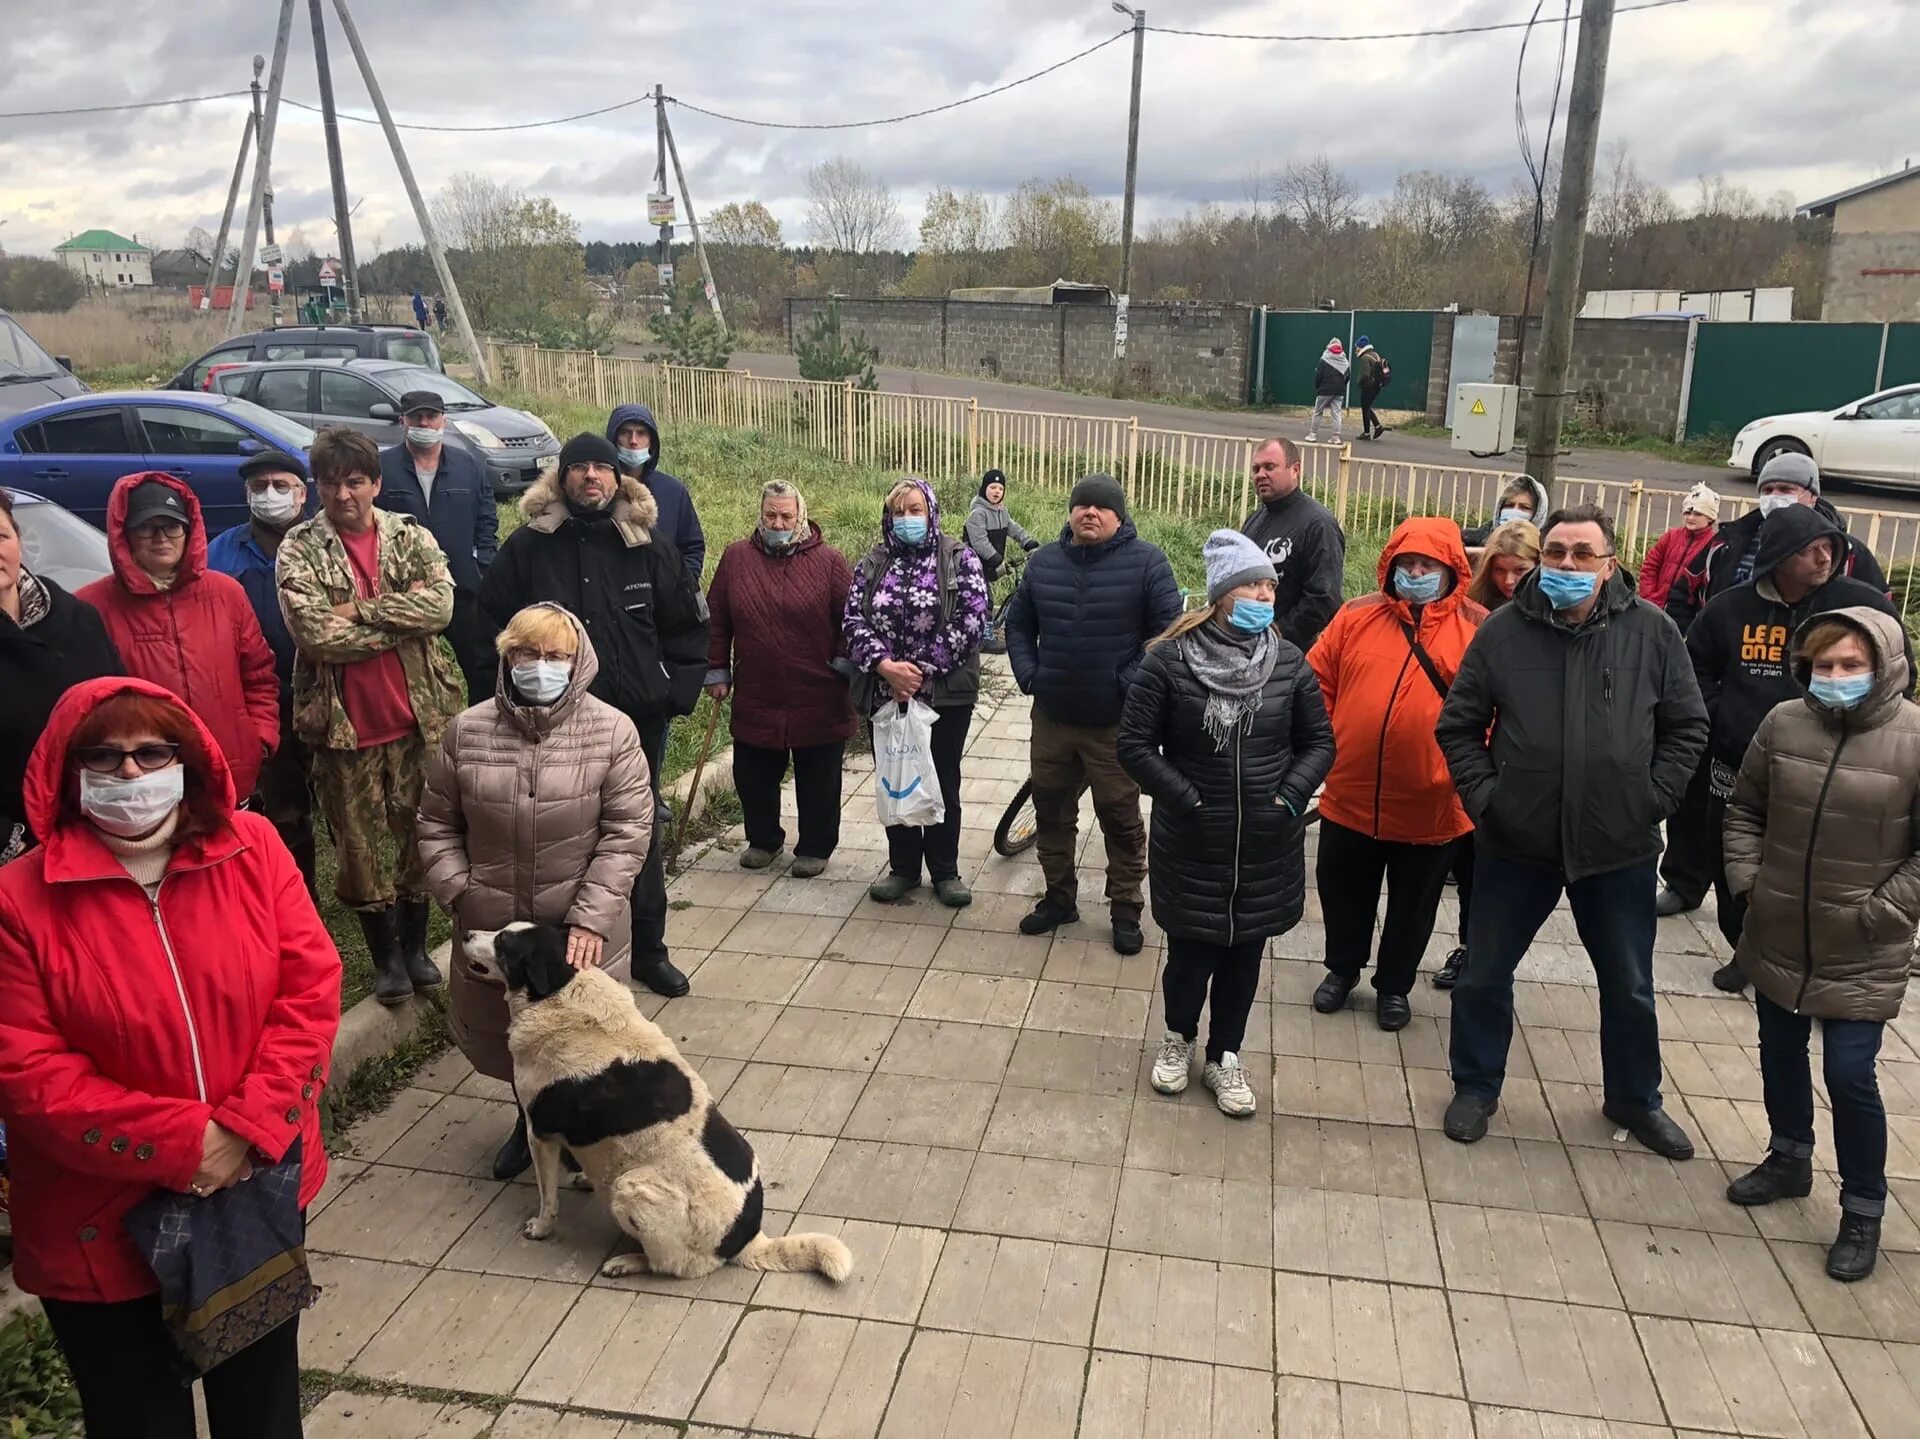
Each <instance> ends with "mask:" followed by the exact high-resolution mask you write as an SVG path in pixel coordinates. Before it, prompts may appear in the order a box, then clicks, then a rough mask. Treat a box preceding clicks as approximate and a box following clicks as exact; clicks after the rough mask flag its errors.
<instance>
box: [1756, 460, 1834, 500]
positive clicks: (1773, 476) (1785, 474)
mask: <svg viewBox="0 0 1920 1439" xmlns="http://www.w3.org/2000/svg"><path fill="white" fill-rule="evenodd" d="M1775 480H1785V481H1786V482H1787V483H1788V484H1790V485H1798V486H1799V487H1800V488H1801V489H1803V490H1809V491H1811V492H1812V493H1813V494H1815V495H1818V494H1819V493H1820V467H1819V466H1818V465H1816V464H1815V463H1814V462H1813V457H1812V456H1811V455H1803V454H1801V453H1800V452H1799V451H1798V450H1782V451H1781V452H1780V453H1779V454H1777V455H1775V456H1774V457H1773V458H1772V459H1770V460H1768V461H1767V462H1766V463H1765V464H1764V465H1762V466H1761V467H1760V478H1759V480H1758V483H1759V484H1761V485H1770V484H1772V483H1773V482H1774V481H1775Z"/></svg>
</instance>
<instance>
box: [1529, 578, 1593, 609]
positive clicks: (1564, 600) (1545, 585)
mask: <svg viewBox="0 0 1920 1439" xmlns="http://www.w3.org/2000/svg"><path fill="white" fill-rule="evenodd" d="M1539 573H1540V593H1541V594H1543V595H1545V596H1546V597H1547V603H1548V604H1550V605H1552V606H1553V607H1554V608H1555V609H1556V610H1570V609H1572V608H1573V607H1574V606H1575V605H1577V604H1579V603H1580V602H1581V601H1582V600H1590V599H1592V598H1593V591H1594V586H1596V585H1597V584H1599V583H1600V576H1599V574H1598V572H1597V571H1594V570H1549V569H1543V570H1541V571H1540V572H1539Z"/></svg>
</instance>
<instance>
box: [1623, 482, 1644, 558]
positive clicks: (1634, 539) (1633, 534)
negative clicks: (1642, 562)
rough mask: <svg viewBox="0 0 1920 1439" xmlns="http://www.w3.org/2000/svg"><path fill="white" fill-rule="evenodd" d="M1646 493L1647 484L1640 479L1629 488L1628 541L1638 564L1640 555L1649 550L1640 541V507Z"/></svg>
mask: <svg viewBox="0 0 1920 1439" xmlns="http://www.w3.org/2000/svg"><path fill="white" fill-rule="evenodd" d="M1645 495H1646V486H1644V485H1643V484H1641V483H1640V481H1638V480H1635V481H1634V482H1633V484H1632V485H1631V486H1629V487H1628V489H1627V543H1628V544H1629V546H1630V547H1631V548H1630V553H1631V554H1632V555H1633V556H1634V561H1635V563H1636V564H1637V563H1638V562H1639V557H1640V556H1641V555H1644V554H1645V553H1646V552H1647V547H1646V546H1645V545H1643V544H1642V543H1641V542H1640V520H1641V513H1640V509H1641V504H1642V503H1643V500H1644V497H1645Z"/></svg>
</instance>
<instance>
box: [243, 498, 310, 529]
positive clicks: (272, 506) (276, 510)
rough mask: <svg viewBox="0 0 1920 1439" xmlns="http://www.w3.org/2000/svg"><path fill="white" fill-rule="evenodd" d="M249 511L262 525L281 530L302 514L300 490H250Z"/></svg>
mask: <svg viewBox="0 0 1920 1439" xmlns="http://www.w3.org/2000/svg"><path fill="white" fill-rule="evenodd" d="M247 511H248V513H250V514H251V515H252V516H253V517H254V518H255V519H256V520H258V521H260V523H261V524H263V525H267V526H269V527H271V528H273V529H280V528H282V527H283V526H285V525H287V524H289V523H291V522H292V521H293V519H294V517H295V516H297V515H298V514H299V513H300V492H299V491H298V490H248V491H247Z"/></svg>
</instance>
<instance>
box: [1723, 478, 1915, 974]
mask: <svg viewBox="0 0 1920 1439" xmlns="http://www.w3.org/2000/svg"><path fill="white" fill-rule="evenodd" d="M1846 557H1847V536H1846V532H1845V531H1844V530H1842V529H1841V528H1840V527H1839V526H1838V525H1836V524H1834V523H1833V522H1832V521H1831V520H1829V519H1827V517H1826V516H1824V515H1823V514H1821V513H1820V511H1819V510H1818V509H1816V508H1814V507H1812V506H1809V505H1797V504H1796V505H1789V506H1787V507H1786V508H1785V509H1781V510H1778V511H1776V512H1775V513H1774V514H1773V516H1772V517H1771V518H1769V519H1768V520H1767V522H1766V524H1765V525H1764V526H1762V527H1761V529H1760V546H1759V549H1758V551H1757V552H1756V554H1755V556H1754V561H1753V578H1752V579H1751V580H1749V581H1748V582H1747V583H1745V584H1742V585H1735V586H1734V587H1733V588H1732V589H1729V590H1727V591H1725V592H1724V593H1722V594H1719V595H1716V596H1715V597H1714V598H1713V599H1712V600H1710V601H1708V603H1707V607H1706V608H1705V609H1704V610H1702V611H1701V612H1700V617H1699V618H1698V619H1696V620H1695V621H1694V622H1693V624H1692V626H1691V627H1690V628H1689V629H1688V631H1687V653H1688V655H1689V656H1690V657H1691V658H1692V660H1693V672H1694V674H1695V676H1696V677H1697V678H1698V679H1699V681H1700V693H1701V696H1702V697H1703V698H1704V699H1705V700H1706V702H1707V714H1708V717H1709V719H1710V720H1711V721H1712V724H1713V731H1712V737H1711V738H1710V739H1709V740H1708V742H1707V762H1708V764H1709V765H1710V766H1711V774H1710V776H1709V781H1708V800H1707V823H1706V824H1705V826H1704V827H1703V838H1704V840H1705V844H1706V847H1707V852H1706V854H1704V855H1703V856H1701V860H1702V863H1701V865H1700V866H1699V867H1700V868H1703V869H1705V870H1707V871H1708V872H1709V873H1710V874H1711V875H1712V876H1713V893H1714V898H1715V900H1716V901H1717V904H1718V908H1719V919H1720V932H1721V933H1722V934H1723V935H1725V936H1726V937H1727V943H1728V944H1732V945H1738V944H1739V943H1740V928H1741V921H1742V919H1743V918H1744V915H1745V909H1746V907H1745V905H1744V904H1742V903H1741V902H1740V901H1739V900H1738V899H1737V898H1735V896H1734V895H1733V894H1732V893H1730V892H1729V891H1728V889H1727V876H1726V868H1725V866H1724V865H1723V863H1722V861H1721V853H1720V836H1721V827H1722V825H1723V824H1724V823H1725V820H1726V812H1727V799H1728V797H1729V796H1731V795H1732V793H1733V781H1734V779H1735V778H1736V777H1737V776H1738V775H1739V773H1740V762H1741V760H1742V759H1744V758H1745V757H1746V753H1747V746H1748V745H1749V744H1750V743H1752V741H1753V736H1754V732H1755V731H1757V730H1758V729H1759V728H1760V721H1761V720H1763V719H1765V718H1766V717H1767V714H1768V712H1769V711H1770V710H1772V709H1773V707H1774V706H1775V705H1777V704H1781V703H1783V702H1785V701H1787V700H1792V699H1798V698H1799V697H1800V686H1799V685H1798V684H1797V683H1795V681H1794V678H1793V667H1792V666H1793V661H1792V654H1791V644H1792V639H1793V635H1794V632H1795V631H1797V630H1798V629H1799V628H1800V626H1801V625H1803V624H1805V623H1806V622H1807V621H1808V620H1809V619H1810V618H1812V617H1813V616H1814V615H1817V614H1824V613H1826V612H1827V611H1828V610H1839V609H1845V608H1847V607H1848V606H1850V605H1862V606H1865V607H1867V608H1868V609H1876V610H1880V611H1883V612H1884V613H1886V614H1890V615H1891V614H1895V613H1896V612H1895V610H1894V608H1893V605H1892V603H1891V602H1889V601H1888V599H1887V597H1886V594H1885V593H1884V592H1883V591H1881V590H1878V589H1876V588H1875V587H1874V586H1873V585H1871V584H1868V583H1867V582H1865V581H1863V580H1858V579H1854V578H1852V577H1850V576H1848V575H1846V574H1843V573H1842V572H1841V571H1842V566H1843V565H1844V564H1845V563H1846ZM1908 662H1909V663H1908V673H1909V674H1911V673H1912V672H1913V670H1912V663H1911V662H1912V646H1911V645H1909V646H1908ZM1713 982H1714V984H1715V985H1716V986H1718V987H1719V988H1721V989H1724V990H1727V991H1729V992H1731V993H1736V994H1737V993H1738V992H1739V991H1741V990H1743V989H1745V988H1746V986H1747V980H1746V976H1745V975H1743V974H1741V972H1740V968H1739V966H1738V965H1735V964H1731V963H1729V964H1727V965H1724V966H1722V967H1721V968H1720V969H1719V970H1718V971H1716V972H1715V974H1714V976H1713Z"/></svg>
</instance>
